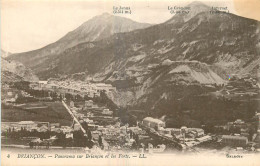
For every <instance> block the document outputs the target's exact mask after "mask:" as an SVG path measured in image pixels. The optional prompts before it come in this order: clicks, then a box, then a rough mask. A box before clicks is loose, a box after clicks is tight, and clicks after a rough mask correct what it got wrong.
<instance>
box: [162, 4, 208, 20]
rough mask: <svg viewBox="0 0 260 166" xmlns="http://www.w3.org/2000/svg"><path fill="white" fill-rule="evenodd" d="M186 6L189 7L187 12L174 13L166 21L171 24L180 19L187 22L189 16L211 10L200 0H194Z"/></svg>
mask: <svg viewBox="0 0 260 166" xmlns="http://www.w3.org/2000/svg"><path fill="white" fill-rule="evenodd" d="M186 7H189V8H190V10H189V13H188V14H176V15H174V16H173V17H172V18H171V19H170V20H168V21H167V22H166V23H167V24H172V23H175V22H178V21H180V20H182V21H184V22H187V21H189V20H190V19H191V18H193V17H194V16H196V15H197V14H199V13H202V12H208V11H210V10H211V8H210V7H209V6H208V5H206V4H204V3H202V2H200V1H194V2H192V3H190V4H189V5H187V6H186Z"/></svg>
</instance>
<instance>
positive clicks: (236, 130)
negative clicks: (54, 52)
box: [1, 81, 260, 153]
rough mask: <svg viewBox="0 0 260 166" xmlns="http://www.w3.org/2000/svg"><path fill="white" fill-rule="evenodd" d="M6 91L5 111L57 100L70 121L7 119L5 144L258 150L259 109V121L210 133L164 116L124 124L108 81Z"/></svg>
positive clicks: (32, 108) (43, 106)
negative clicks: (171, 123) (174, 123)
mask: <svg viewBox="0 0 260 166" xmlns="http://www.w3.org/2000/svg"><path fill="white" fill-rule="evenodd" d="M2 89H3V92H2V106H3V110H4V109H5V108H8V109H10V108H11V109H21V110H24V111H29V112H30V111H32V112H33V111H36V112H37V110H40V111H42V112H43V110H44V109H48V108H50V107H52V104H55V105H54V106H55V107H54V109H57V108H59V109H60V111H61V110H62V111H63V113H62V114H65V113H66V114H67V115H66V116H65V115H62V114H59V116H60V115H62V116H65V118H66V119H67V121H68V123H66V124H63V122H59V121H58V120H56V119H54V120H53V121H52V122H50V119H49V121H48V117H47V119H46V118H45V120H46V121H43V120H41V119H39V120H38V121H35V120H33V119H31V120H28V121H25V120H22V121H19V120H18V121H4V122H2V126H1V129H2V134H1V135H2V144H3V145H2V146H16V145H23V146H24V147H30V148H47V149H48V148H55V147H56V148H57V147H62V148H69V147H79V148H82V149H84V151H88V152H92V151H97V150H98V151H116V152H120V151H129V150H130V151H140V152H142V153H145V152H147V153H162V152H167V151H172V150H178V151H180V150H181V151H192V152H197V151H199V149H201V148H203V147H207V148H209V147H210V148H216V147H217V148H221V147H222V148H224V147H229V148H230V150H231V149H233V150H236V151H237V150H239V151H243V152H257V151H259V142H260V141H259V140H260V128H259V127H260V113H256V114H255V119H256V121H255V122H257V124H255V123H247V122H245V121H243V120H241V119H237V120H236V121H234V122H228V123H226V124H225V125H215V126H214V133H209V132H206V131H207V126H202V128H192V127H186V126H182V127H180V128H169V127H166V123H165V122H164V121H163V120H161V119H157V118H153V117H149V116H146V117H144V118H143V119H142V120H141V121H140V120H139V119H135V122H134V123H133V124H129V123H125V122H122V119H121V118H120V116H119V115H118V113H117V111H118V108H116V106H115V105H114V104H113V103H112V104H111V100H109V97H107V96H109V95H110V93H113V92H116V88H115V87H113V86H112V85H110V84H104V83H84V82H68V81H60V82H58V81H39V82H32V83H19V84H14V85H11V86H8V85H5V86H3V87H2ZM58 104H59V106H58ZM59 113H60V112H59ZM44 116H48V113H47V115H44ZM58 118H59V117H57V119H58Z"/></svg>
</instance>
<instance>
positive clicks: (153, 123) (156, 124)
mask: <svg viewBox="0 0 260 166" xmlns="http://www.w3.org/2000/svg"><path fill="white" fill-rule="evenodd" d="M143 125H144V126H146V127H149V128H157V129H158V128H160V127H165V122H163V121H161V120H159V119H154V118H152V117H146V118H144V119H143Z"/></svg>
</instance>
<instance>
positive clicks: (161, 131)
mask: <svg viewBox="0 0 260 166" xmlns="http://www.w3.org/2000/svg"><path fill="white" fill-rule="evenodd" d="M143 125H144V126H145V127H148V128H153V129H154V130H155V132H156V133H157V134H158V135H160V136H163V137H167V138H169V139H173V138H176V139H178V140H179V141H181V142H183V143H185V144H186V145H187V146H194V145H197V144H199V143H201V142H205V141H209V140H211V139H212V138H211V136H209V135H205V133H204V130H203V129H201V128H187V127H185V126H183V127H181V128H165V122H163V121H162V120H160V119H155V118H152V117H146V118H144V119H143Z"/></svg>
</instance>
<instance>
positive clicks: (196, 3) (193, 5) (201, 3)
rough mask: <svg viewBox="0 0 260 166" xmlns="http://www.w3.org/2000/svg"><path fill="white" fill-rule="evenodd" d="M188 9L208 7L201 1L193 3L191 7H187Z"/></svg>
mask: <svg viewBox="0 0 260 166" xmlns="http://www.w3.org/2000/svg"><path fill="white" fill-rule="evenodd" d="M187 6H188V7H201V6H205V7H208V8H209V6H207V5H206V4H204V3H203V2H200V1H193V2H191V3H190V4H189V5H187Z"/></svg>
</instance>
